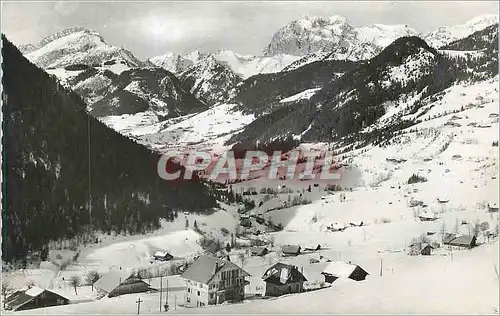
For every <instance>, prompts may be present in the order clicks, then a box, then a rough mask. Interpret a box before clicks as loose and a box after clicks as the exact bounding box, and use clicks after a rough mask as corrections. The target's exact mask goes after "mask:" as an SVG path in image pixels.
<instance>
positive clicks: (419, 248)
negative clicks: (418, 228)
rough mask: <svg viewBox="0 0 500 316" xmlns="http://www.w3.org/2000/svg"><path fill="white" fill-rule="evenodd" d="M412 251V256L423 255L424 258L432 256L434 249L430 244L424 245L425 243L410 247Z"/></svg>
mask: <svg viewBox="0 0 500 316" xmlns="http://www.w3.org/2000/svg"><path fill="white" fill-rule="evenodd" d="M409 247H410V250H409V254H410V255H412V256H416V255H419V254H420V255H422V256H430V255H431V252H432V249H434V247H433V246H432V245H430V244H428V243H423V242H415V243H412V244H410V245H409Z"/></svg>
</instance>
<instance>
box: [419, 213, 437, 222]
mask: <svg viewBox="0 0 500 316" xmlns="http://www.w3.org/2000/svg"><path fill="white" fill-rule="evenodd" d="M418 218H419V219H420V220H421V221H422V222H428V221H435V220H436V219H437V216H436V215H435V214H433V213H429V212H422V213H420V214H419V215H418Z"/></svg>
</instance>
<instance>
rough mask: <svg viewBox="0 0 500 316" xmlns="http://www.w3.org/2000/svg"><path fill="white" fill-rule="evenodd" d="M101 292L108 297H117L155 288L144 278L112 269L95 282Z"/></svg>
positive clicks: (95, 286)
mask: <svg viewBox="0 0 500 316" xmlns="http://www.w3.org/2000/svg"><path fill="white" fill-rule="evenodd" d="M94 288H96V289H97V290H98V291H99V292H100V293H101V294H103V295H107V296H108V297H115V296H120V295H124V294H131V293H143V292H148V291H150V290H153V289H152V288H151V287H150V286H149V284H147V283H146V282H144V281H143V280H141V279H139V278H136V277H134V276H133V275H131V274H130V273H127V272H125V271H122V270H120V271H116V270H111V271H109V272H108V273H106V274H104V275H103V276H102V277H101V278H100V279H99V280H97V282H96V283H95V284H94Z"/></svg>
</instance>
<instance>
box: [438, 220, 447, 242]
mask: <svg viewBox="0 0 500 316" xmlns="http://www.w3.org/2000/svg"><path fill="white" fill-rule="evenodd" d="M439 233H440V234H441V242H444V236H445V235H446V225H445V223H444V222H443V225H441V228H440V229H439Z"/></svg>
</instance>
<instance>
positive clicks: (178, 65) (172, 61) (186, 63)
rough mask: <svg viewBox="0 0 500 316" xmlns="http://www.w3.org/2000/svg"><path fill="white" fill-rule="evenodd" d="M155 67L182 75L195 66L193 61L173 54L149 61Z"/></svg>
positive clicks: (169, 53)
mask: <svg viewBox="0 0 500 316" xmlns="http://www.w3.org/2000/svg"><path fill="white" fill-rule="evenodd" d="M148 61H149V62H151V63H152V64H153V65H155V66H158V67H161V68H163V69H165V70H168V71H170V72H172V73H181V72H183V71H185V70H186V69H188V68H189V67H191V66H192V65H193V61H192V60H190V59H188V58H185V57H183V56H181V55H179V54H176V53H173V52H167V53H165V54H163V55H160V56H155V57H151V58H149V59H148Z"/></svg>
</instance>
